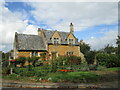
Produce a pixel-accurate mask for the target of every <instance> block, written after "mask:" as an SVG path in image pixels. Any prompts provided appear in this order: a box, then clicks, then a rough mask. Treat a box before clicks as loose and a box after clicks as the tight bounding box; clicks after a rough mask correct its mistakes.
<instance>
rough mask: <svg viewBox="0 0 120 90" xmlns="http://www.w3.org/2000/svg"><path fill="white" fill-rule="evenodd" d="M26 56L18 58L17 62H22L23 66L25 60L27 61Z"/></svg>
mask: <svg viewBox="0 0 120 90" xmlns="http://www.w3.org/2000/svg"><path fill="white" fill-rule="evenodd" d="M26 59H27V58H26V57H22V56H21V57H18V58H17V59H15V60H16V63H17V64H21V66H22V67H23V65H24V63H25V61H26Z"/></svg>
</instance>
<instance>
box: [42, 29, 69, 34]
mask: <svg viewBox="0 0 120 90" xmlns="http://www.w3.org/2000/svg"><path fill="white" fill-rule="evenodd" d="M43 30H44V31H52V32H55V31H58V32H65V31H59V30H45V29H43ZM65 33H69V32H65Z"/></svg>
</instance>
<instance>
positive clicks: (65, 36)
mask: <svg viewBox="0 0 120 90" xmlns="http://www.w3.org/2000/svg"><path fill="white" fill-rule="evenodd" d="M54 32H55V31H52V30H44V33H45V36H46V38H47V40H49V39H50V38H51V37H52V35H53V34H54ZM57 32H58V34H59V35H60V36H61V39H62V41H65V39H66V38H67V36H68V35H69V32H61V31H57Z"/></svg>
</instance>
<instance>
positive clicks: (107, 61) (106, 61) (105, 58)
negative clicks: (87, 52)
mask: <svg viewBox="0 0 120 90" xmlns="http://www.w3.org/2000/svg"><path fill="white" fill-rule="evenodd" d="M96 56H97V61H98V64H99V65H103V66H106V67H108V68H109V67H120V55H117V54H104V53H98V54H97V55H96Z"/></svg>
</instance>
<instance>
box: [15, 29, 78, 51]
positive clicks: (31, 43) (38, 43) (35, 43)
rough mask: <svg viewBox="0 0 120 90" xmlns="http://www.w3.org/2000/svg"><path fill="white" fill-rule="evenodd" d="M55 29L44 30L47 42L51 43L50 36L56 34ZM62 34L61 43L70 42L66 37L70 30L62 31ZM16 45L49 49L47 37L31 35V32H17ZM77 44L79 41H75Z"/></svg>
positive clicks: (20, 47)
mask: <svg viewBox="0 0 120 90" xmlns="http://www.w3.org/2000/svg"><path fill="white" fill-rule="evenodd" d="M54 32H55V31H51V30H44V34H45V37H46V39H47V43H48V44H51V43H52V41H51V40H50V38H51V37H52V35H53V34H54ZM58 33H59V35H60V36H61V39H62V40H61V44H68V42H67V41H66V38H67V37H68V35H69V32H60V31H58ZM16 44H17V45H16V47H17V50H47V46H46V43H45V39H43V37H41V36H40V35H29V34H18V33H17V34H16ZM75 45H79V43H78V41H76V42H75Z"/></svg>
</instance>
